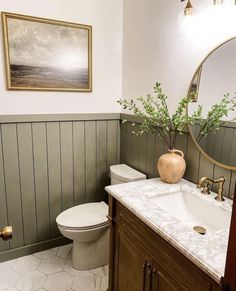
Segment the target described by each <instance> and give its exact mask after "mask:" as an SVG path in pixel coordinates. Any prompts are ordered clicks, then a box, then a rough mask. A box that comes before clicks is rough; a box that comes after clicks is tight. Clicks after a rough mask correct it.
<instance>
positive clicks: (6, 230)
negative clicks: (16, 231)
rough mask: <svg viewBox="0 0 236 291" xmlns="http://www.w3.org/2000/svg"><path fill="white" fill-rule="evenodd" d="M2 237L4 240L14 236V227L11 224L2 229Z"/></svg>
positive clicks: (0, 234) (0, 235)
mask: <svg viewBox="0 0 236 291" xmlns="http://www.w3.org/2000/svg"><path fill="white" fill-rule="evenodd" d="M0 237H1V238H2V239H3V240H9V239H11V238H12V227H11V226H5V227H3V229H1V230H0Z"/></svg>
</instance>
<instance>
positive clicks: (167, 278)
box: [108, 196, 221, 291]
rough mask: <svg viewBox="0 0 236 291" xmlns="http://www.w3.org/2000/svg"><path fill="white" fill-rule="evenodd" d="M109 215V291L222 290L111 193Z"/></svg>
mask: <svg viewBox="0 0 236 291" xmlns="http://www.w3.org/2000/svg"><path fill="white" fill-rule="evenodd" d="M109 218H110V220H111V224H112V227H111V237H110V264H109V288H108V290H109V291H187V290H189V291H219V290H221V289H220V285H219V284H218V283H217V282H215V281H214V280H213V279H212V278H210V277H209V276H208V275H207V274H206V273H204V272H203V271H202V270H201V269H200V268H198V267H197V266H196V265H195V264H193V263H192V262H191V261H189V260H188V259H187V258H186V257H185V256H184V255H183V254H181V253H180V252H179V251H178V250H176V249H175V248H174V247H173V246H172V245H171V244H169V243H168V242H167V241H166V240H164V239H163V238H162V237H161V236H160V235H158V234H157V233H156V232H155V231H153V230H152V229H151V228H150V227H148V226H147V225H146V224H145V223H143V222H142V221H141V220H140V219H139V218H138V217H136V216H135V215H134V214H133V213H131V212H130V211H129V210H128V209H126V208H125V207H124V206H122V205H121V204H120V203H118V202H117V201H116V200H115V199H114V198H113V197H112V196H110V197H109Z"/></svg>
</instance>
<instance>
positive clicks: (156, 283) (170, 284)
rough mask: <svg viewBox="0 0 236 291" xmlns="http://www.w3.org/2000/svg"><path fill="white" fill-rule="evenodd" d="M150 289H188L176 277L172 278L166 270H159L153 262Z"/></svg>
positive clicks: (153, 290) (187, 290)
mask: <svg viewBox="0 0 236 291" xmlns="http://www.w3.org/2000/svg"><path fill="white" fill-rule="evenodd" d="M151 290H152V291H190V290H189V289H187V288H186V287H185V286H183V285H182V284H181V283H180V282H179V281H178V280H177V279H175V278H173V277H172V276H171V275H170V274H169V272H168V270H164V269H163V270H161V269H160V266H158V265H157V264H156V262H154V263H153V267H152V288H151Z"/></svg>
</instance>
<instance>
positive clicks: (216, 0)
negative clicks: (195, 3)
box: [214, 0, 224, 5]
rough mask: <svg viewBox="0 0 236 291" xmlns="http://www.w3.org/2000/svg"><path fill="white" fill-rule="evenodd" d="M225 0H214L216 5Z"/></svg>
mask: <svg viewBox="0 0 236 291" xmlns="http://www.w3.org/2000/svg"><path fill="white" fill-rule="evenodd" d="M223 2H224V0H214V5H222V4H223Z"/></svg>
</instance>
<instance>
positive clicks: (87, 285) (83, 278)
mask: <svg viewBox="0 0 236 291" xmlns="http://www.w3.org/2000/svg"><path fill="white" fill-rule="evenodd" d="M100 285H101V278H100V277H99V276H97V275H95V274H92V273H91V272H89V271H83V272H80V273H79V275H78V276H76V277H75V279H74V283H73V286H72V289H74V290H76V291H95V290H99V289H100Z"/></svg>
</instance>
